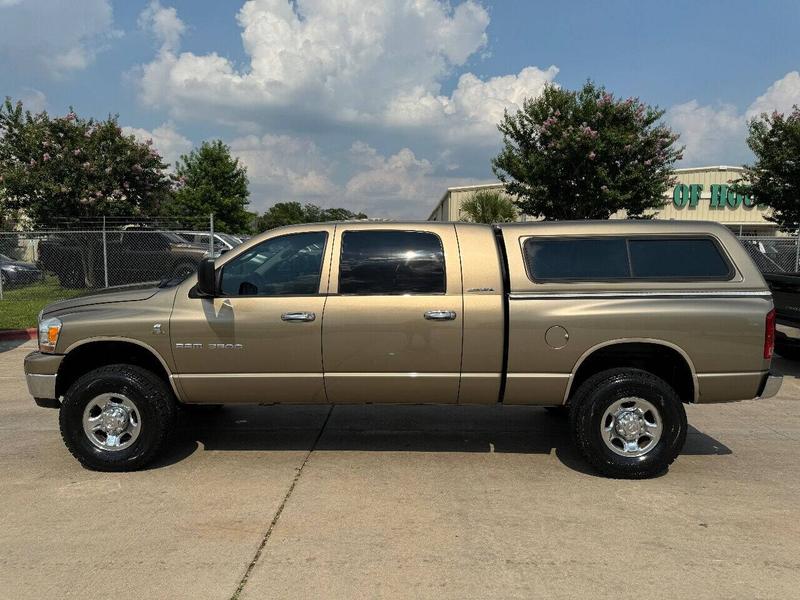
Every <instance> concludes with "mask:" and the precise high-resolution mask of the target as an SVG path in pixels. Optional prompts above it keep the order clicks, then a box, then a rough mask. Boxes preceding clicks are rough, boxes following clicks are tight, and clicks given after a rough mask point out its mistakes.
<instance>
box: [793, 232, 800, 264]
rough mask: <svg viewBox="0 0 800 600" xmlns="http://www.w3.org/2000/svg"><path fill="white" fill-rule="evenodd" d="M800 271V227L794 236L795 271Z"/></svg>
mask: <svg viewBox="0 0 800 600" xmlns="http://www.w3.org/2000/svg"><path fill="white" fill-rule="evenodd" d="M798 271H800V229H798V230H797V235H796V236H795V238H794V272H795V273H797V272H798Z"/></svg>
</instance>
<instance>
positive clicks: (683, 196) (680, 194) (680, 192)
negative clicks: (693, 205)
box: [672, 185, 690, 208]
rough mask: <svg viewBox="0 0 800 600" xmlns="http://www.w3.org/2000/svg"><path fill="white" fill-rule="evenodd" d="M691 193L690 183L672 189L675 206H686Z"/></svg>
mask: <svg viewBox="0 0 800 600" xmlns="http://www.w3.org/2000/svg"><path fill="white" fill-rule="evenodd" d="M689 193H690V192H689V186H688V185H676V186H675V189H674V190H672V203H673V204H674V205H675V208H683V207H684V206H686V203H687V202H688V201H689Z"/></svg>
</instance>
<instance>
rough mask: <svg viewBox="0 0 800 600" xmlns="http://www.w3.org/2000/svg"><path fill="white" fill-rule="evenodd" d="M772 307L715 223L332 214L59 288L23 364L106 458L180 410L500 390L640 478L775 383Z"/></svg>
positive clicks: (112, 462)
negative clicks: (497, 221)
mask: <svg viewBox="0 0 800 600" xmlns="http://www.w3.org/2000/svg"><path fill="white" fill-rule="evenodd" d="M774 315H775V313H774V311H773V306H772V298H771V296H770V292H769V289H768V288H767V286H766V285H765V283H764V280H763V278H762V277H761V275H760V273H759V271H758V270H757V269H756V267H755V266H754V265H753V262H752V261H751V259H750V258H749V256H748V254H747V252H746V251H745V250H744V249H743V248H742V247H741V245H740V244H739V242H738V241H737V240H736V238H735V237H734V236H733V235H732V234H731V233H730V232H729V231H728V230H727V229H726V228H724V227H722V226H720V225H717V224H713V223H697V222H694V223H687V222H683V223H674V222H673V223H667V222H649V221H605V222H592V221H586V222H560V223H521V224H513V225H511V224H509V225H501V226H497V227H490V226H483V225H470V224H465V223H431V222H426V223H364V222H352V223H350V222H345V223H323V224H316V225H303V226H293V227H285V228H280V229H275V230H272V231H269V232H267V233H264V234H262V235H260V236H257V237H255V238H253V239H251V240H249V241H248V242H247V243H245V244H243V245H241V246H239V247H237V248H234V249H233V250H231V251H230V252H228V253H227V254H225V255H224V256H222V257H220V258H218V259H217V260H216V262H212V261H211V260H205V261H204V262H203V263H201V266H200V269H199V271H198V273H197V274H196V275H192V276H190V277H189V278H188V279H186V280H184V281H176V280H173V281H165V282H162V283H161V284H159V285H155V284H153V285H150V286H138V287H135V288H127V289H119V288H118V289H112V290H109V291H108V292H106V293H103V294H98V295H95V296H89V297H84V298H79V299H73V300H67V301H64V302H58V303H55V304H51V305H50V306H48V307H46V308H45V309H44V310H43V311H42V315H41V317H40V323H39V346H40V348H39V352H34V353H32V354H30V355H29V356H28V357H27V358H26V359H25V372H26V374H27V380H28V386H29V389H30V392H31V394H32V395H33V396H34V398H36V401H37V403H38V404H40V405H42V406H53V407H59V408H60V424H61V433H62V435H63V438H64V441H65V443H66V446H67V448H68V449H69V450H70V452H72V454H74V455H75V457H76V458H77V459H78V460H79V461H81V462H82V463H83V464H84V465H86V466H87V467H89V468H93V469H101V470H130V469H136V468H140V467H142V466H144V465H145V464H147V463H148V462H149V461H151V460H152V459H153V458H154V457H155V456H156V455H157V454H158V452H159V451H160V450H162V448H163V447H164V445H165V443H166V442H167V440H168V438H169V433H170V431H171V429H172V427H173V423H174V421H175V415H176V410H177V408H178V407H179V406H181V405H188V404H212V405H218V404H226V403H248V404H275V403H332V404H352V403H395V404H422V403H432V404H434V403H435V404H485V405H494V404H496V403H498V402H502V403H504V404H514V405H519V404H527V405H537V406H546V407H562V409H564V410H565V412H566V409H568V411H569V418H570V422H571V429H572V431H573V434H574V438H575V441H576V443H577V445H578V447H579V448H580V450H581V452H582V453H583V454H584V456H585V457H586V459H587V460H588V461H589V462H590V463H591V464H592V465H593V466H594V467H595V468H596V469H597V470H599V471H600V472H602V473H604V474H606V475H609V476H613V477H632V478H634V477H647V476H650V475H653V474H657V473H659V472H662V471H663V470H664V469H666V468H667V467H668V465H669V464H670V463H671V462H672V461H673V460H674V459H675V457H676V456H677V455H678V453H679V452H680V450H681V448H682V446H683V444H684V441H685V438H686V429H687V423H686V414H685V412H684V408H683V403H687V402H696V403H708V402H729V401H733V400H745V399H752V398H757V397H761V398H766V397H769V396H772V395H774V394H775V393H776V392H777V390H778V388H779V387H780V383H781V379H780V378H779V377H776V376H773V375H770V372H769V368H770V360H771V358H772V350H773V344H774V335H775V334H774V332H775V325H774Z"/></svg>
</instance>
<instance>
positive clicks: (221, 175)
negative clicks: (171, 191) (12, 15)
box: [165, 140, 251, 233]
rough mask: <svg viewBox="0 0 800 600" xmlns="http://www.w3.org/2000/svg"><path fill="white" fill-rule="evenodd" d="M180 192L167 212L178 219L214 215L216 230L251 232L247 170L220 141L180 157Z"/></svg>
mask: <svg viewBox="0 0 800 600" xmlns="http://www.w3.org/2000/svg"><path fill="white" fill-rule="evenodd" d="M175 180H176V182H177V189H176V190H175V195H174V198H173V200H172V202H170V203H169V204H168V205H167V207H166V210H165V214H166V215H168V216H174V217H176V218H201V217H208V215H209V214H211V213H214V228H215V229H217V230H219V231H225V232H228V233H242V232H245V231H249V230H250V222H251V215H250V213H248V212H247V204H248V196H249V195H250V192H249V191H248V189H247V183H248V181H247V167H245V166H244V165H242V164H239V159H238V158H233V157H232V156H231V149H230V148H229V147H228V146H226V145H225V144H223V143H222V141H220V140H214V141H211V142H203V143H202V145H201V146H200V148H197V149H195V150H192V151H191V152H190V153H189V154H184V155H182V156H181V158H180V160H178V163H177V165H176V169H175Z"/></svg>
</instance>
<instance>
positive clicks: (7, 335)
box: [0, 327, 36, 342]
mask: <svg viewBox="0 0 800 600" xmlns="http://www.w3.org/2000/svg"><path fill="white" fill-rule="evenodd" d="M35 339H36V327H29V328H28V329H8V330H4V331H0V342H3V341H6V340H35Z"/></svg>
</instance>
